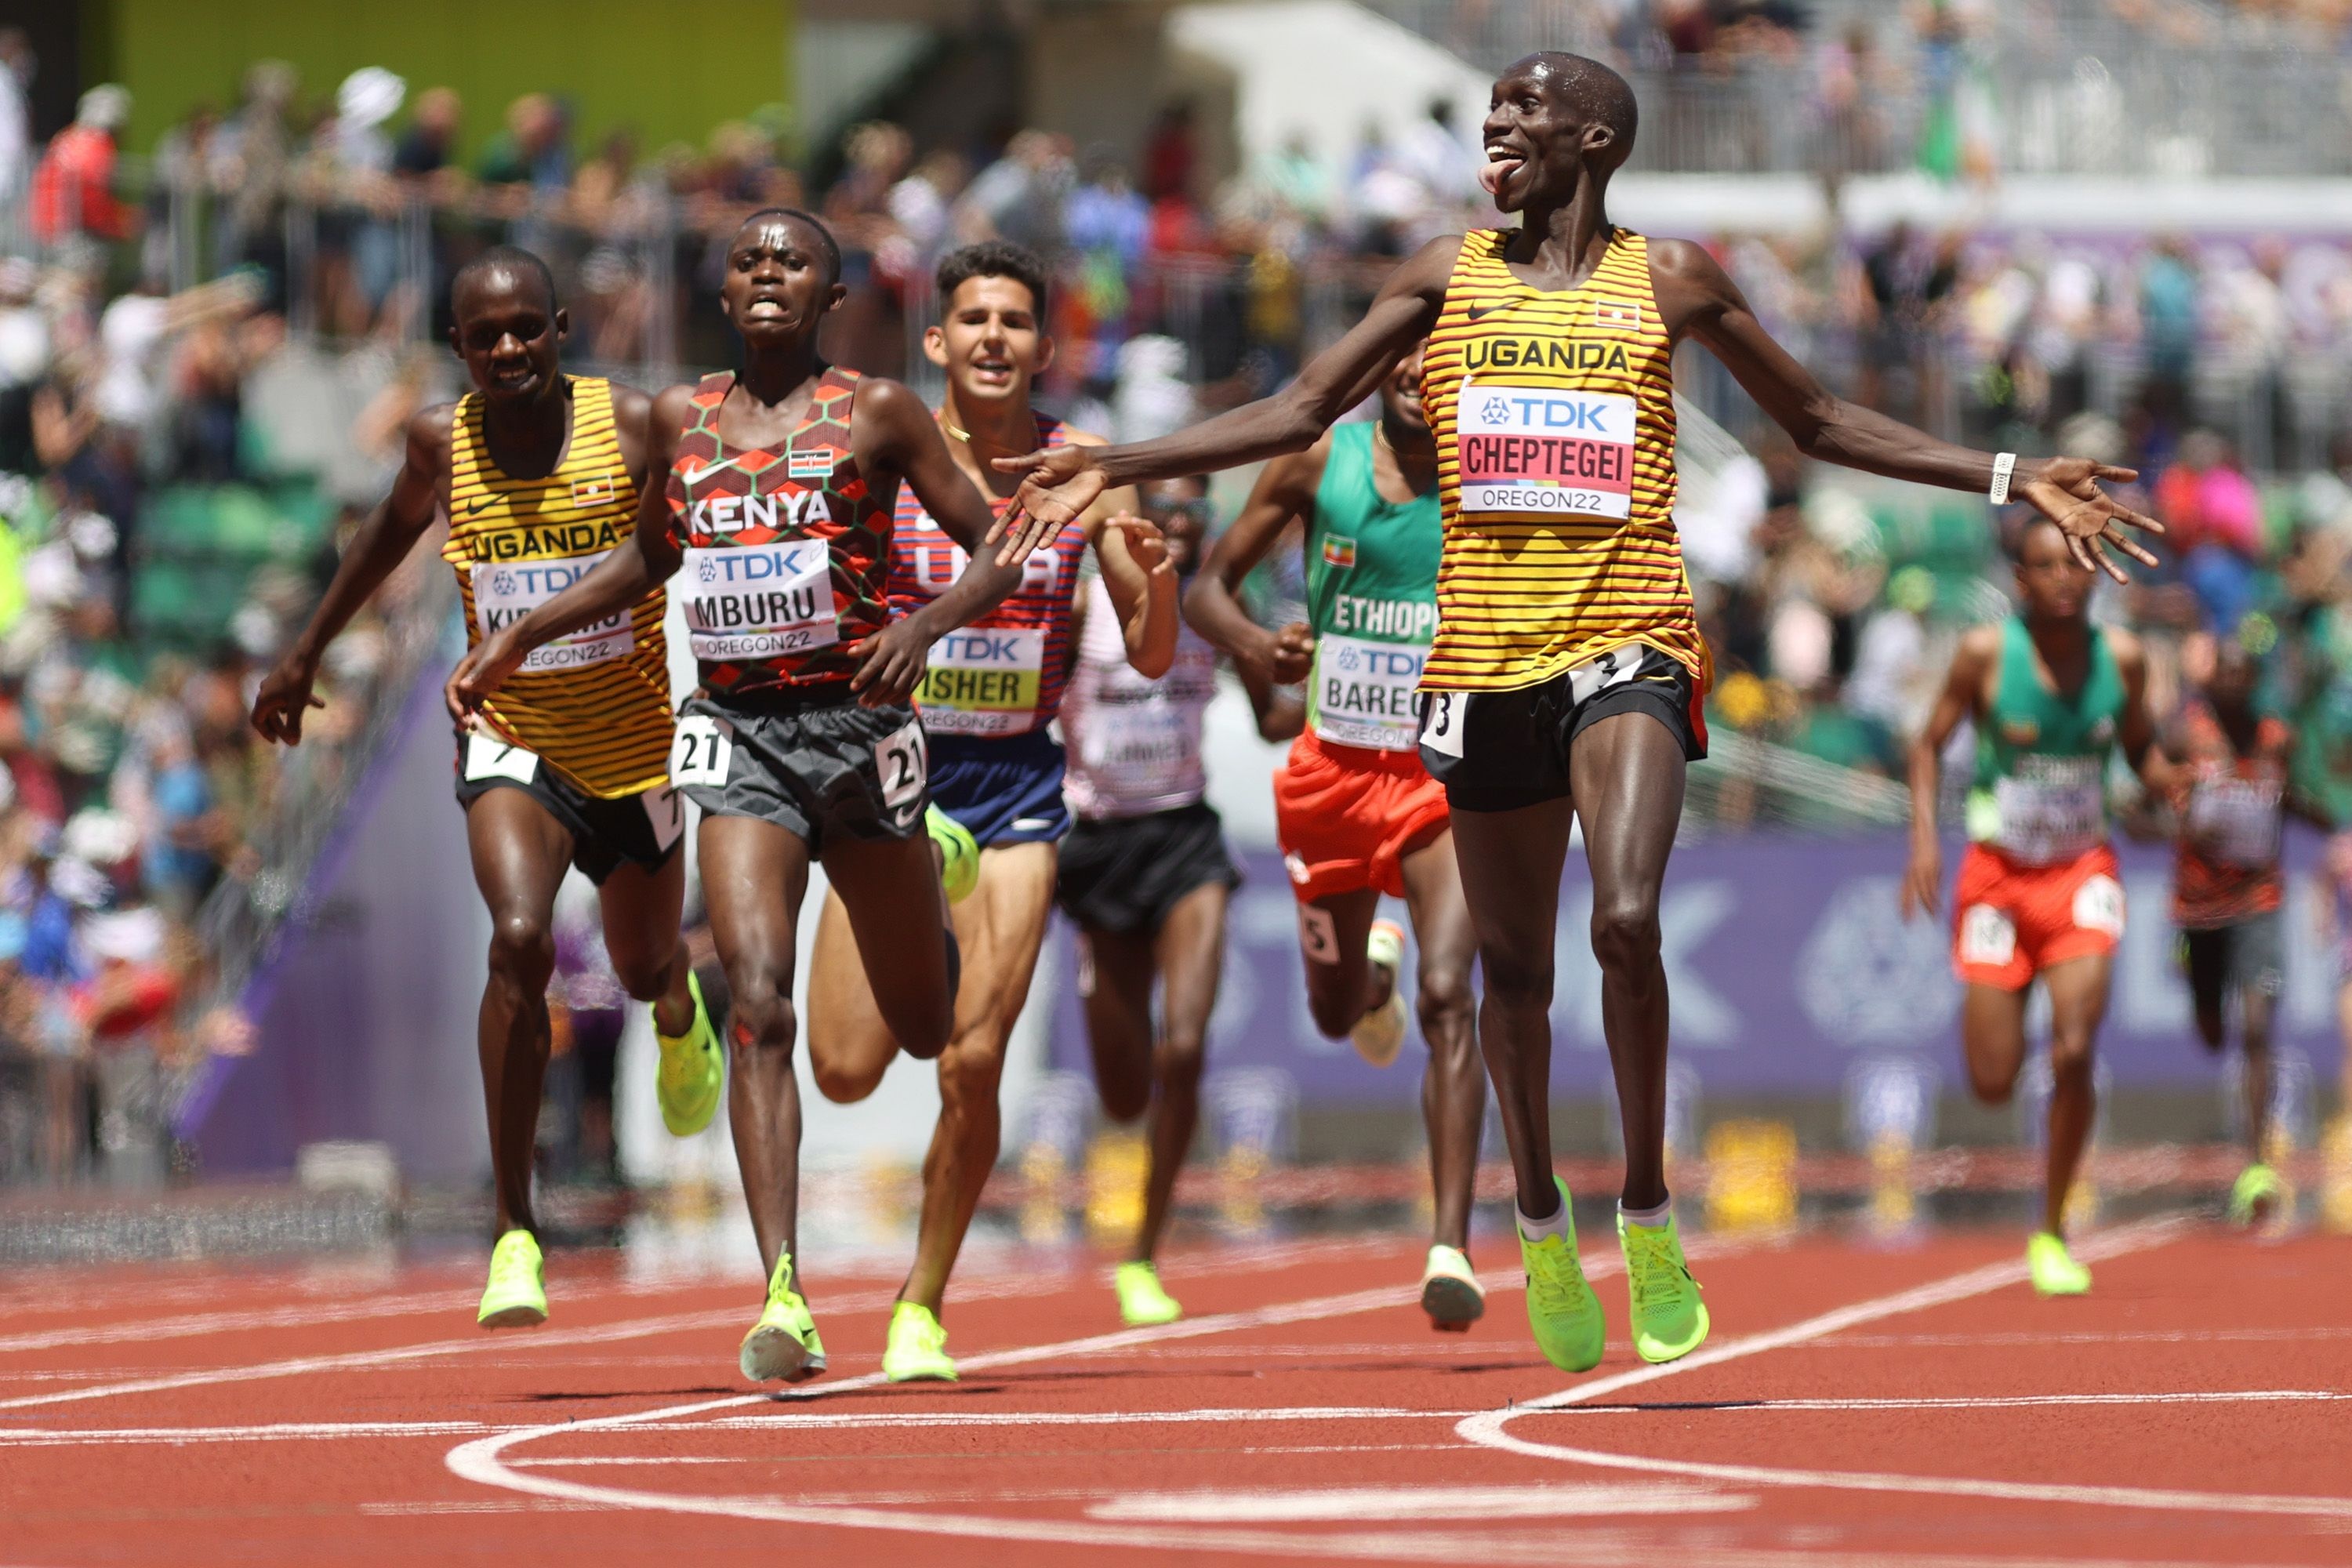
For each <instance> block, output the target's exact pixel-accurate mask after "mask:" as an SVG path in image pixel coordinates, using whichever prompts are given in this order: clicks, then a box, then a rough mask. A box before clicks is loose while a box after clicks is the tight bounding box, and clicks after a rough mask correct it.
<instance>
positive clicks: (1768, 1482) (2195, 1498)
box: [1454, 1219, 2352, 1519]
mask: <svg viewBox="0 0 2352 1568" xmlns="http://www.w3.org/2000/svg"><path fill="white" fill-rule="evenodd" d="M2189 1228H2191V1226H2190V1222H2189V1221H2187V1220H2182V1219H2165V1220H2152V1221H2147V1222H2144V1223H2142V1224H2139V1225H2135V1226H2124V1227H2122V1228H2120V1229H2117V1230H2114V1231H2110V1232H2108V1233H2107V1234H2105V1236H2101V1237H2094V1238H2093V1239H2092V1240H2090V1241H2089V1242H2087V1243H2085V1244H2084V1245H2082V1246H2080V1247H2075V1248H2074V1252H2075V1255H2076V1256H2077V1257H2078V1258H2084V1259H2086V1260H2090V1261H2097V1260H2098V1259H2100V1258H2116V1257H2120V1256H2123V1255H2124V1254H2126V1253H2130V1252H2137V1251H2142V1250H2144V1249H2146V1248H2148V1247H2160V1246H2162V1245H2164V1244H2165V1243H2166V1242H2168V1241H2171V1240H2173V1239H2174V1238H2175V1237H2179V1236H2180V1235H2182V1234H2183V1233H2184V1232H2186V1231H2188V1230H2189ZM2025 1279H2026V1270H2025V1266H2024V1264H2023V1263H2022V1262H2021V1261H2020V1262H2012V1263H2002V1264H1995V1265H1992V1266H1990V1267H1989V1268H1974V1269H1970V1270H1969V1271H1968V1272H1967V1273H1964V1274H1957V1275H1954V1276H1952V1277H1951V1278H1950V1279H1942V1280H1937V1281H1936V1282H1935V1283H1932V1284H1928V1285H1923V1286H1919V1287H1917V1288H1916V1289H1910V1290H1900V1291H1897V1292H1895V1294H1893V1295H1889V1296H1881V1297H1878V1298H1876V1299H1874V1300H1868V1301H1860V1302H1856V1303H1855V1304H1853V1306H1850V1307H1841V1308H1839V1309H1837V1310H1834V1311H1830V1312H1823V1313H1822V1314H1821V1315H1819V1316H1818V1317H1812V1318H1808V1319H1806V1320H1804V1321H1801V1322H1797V1323H1791V1324H1790V1325H1789V1326H1788V1327H1786V1328H1782V1329H1776V1330H1773V1331H1769V1332H1767V1333H1761V1334H1752V1335H1750V1336H1748V1338H1746V1339H1742V1340H1734V1341H1732V1342H1730V1343H1728V1344H1725V1345H1721V1346H1710V1347H1708V1348H1707V1349H1705V1350H1701V1351H1698V1352H1696V1353H1694V1354H1691V1355H1688V1356H1685V1357H1684V1358H1683V1359H1682V1360H1681V1361H1678V1362H1669V1363H1666V1364H1664V1365H1663V1366H1644V1367H1637V1368H1634V1369H1633V1370H1632V1371H1630V1372H1622V1373H1617V1374H1615V1375H1614V1376H1612V1377H1603V1378H1596V1379H1595V1380H1593V1381H1592V1382H1591V1383H1588V1384H1580V1385H1579V1386H1577V1387H1574V1388H1569V1389H1563V1390H1561V1391H1560V1392H1559V1393H1558V1394H1549V1395H1547V1396H1546V1397H1544V1398H1542V1399H1538V1400H1534V1401H1532V1402H1530V1403H1528V1404H1526V1405H1516V1406H1513V1407H1512V1408H1510V1409H1507V1410H1493V1411H1487V1412H1486V1413H1485V1414H1483V1415H1473V1416H1471V1417H1470V1418H1469V1419H1467V1420H1465V1421H1464V1422H1462V1423H1461V1424H1460V1425H1459V1426H1456V1427H1455V1428H1454V1431H1455V1432H1456V1434H1457V1435H1459V1436H1462V1437H1463V1438H1465V1440H1467V1441H1469V1442H1473V1443H1477V1444H1479V1445H1481V1446H1483V1447H1489V1448H1498V1449H1502V1450H1504V1451H1505V1452H1507V1453H1513V1454H1520V1455H1524V1456H1526V1457H1528V1458H1538V1459H1557V1460H1563V1461H1566V1462H1568V1463H1570V1464H1580V1465H1591V1466H1593V1467H1594V1468H1601V1469H1619V1470H1637V1471H1640V1472H1642V1473H1643V1474H1644V1475H1651V1476H1657V1475H1669V1476H1688V1477H1690V1478H1692V1479H1696V1480H1710V1481H1722V1482H1730V1483H1733V1484H1737V1485H1740V1486H1777V1487H1799V1488H1808V1487H1810V1488H1821V1489H1834V1490H1845V1491H1865V1492H1892V1493H1905V1494H1911V1495H1916V1496H1933V1497H1969V1498H1990V1499H1994V1500H2002V1501H2012V1502H2053V1503H2076V1504H2083V1505H2086V1506H2093V1507H2104V1508H2136V1509H2151V1510H2169V1511H2177V1512H2203V1513H2259V1514H2288V1515H2295V1516H2299V1517H2305V1518H2326V1519H2345V1518H2352V1498H2327V1497H2312V1496H2305V1495H2299V1494H2284V1495H2276V1494H2273V1495H2263V1494H2253V1493H2236V1492H2203V1491H2189V1490H2179V1489H2165V1488H2157V1487H2112V1486H2087V1485H2086V1486H2074V1485H2062V1484H2053V1483H2046V1482H2038V1481H1992V1480H1977V1479H1969V1478H1967V1477H1945V1476H1903V1475H1890V1474H1885V1473H1881V1472H1875V1471H1848V1470H1812V1469H1795V1468H1775V1467H1771V1466H1765V1465H1721V1464H1710V1463H1706V1462H1702V1461H1698V1460H1692V1459H1675V1458H1659V1457H1655V1456H1651V1455H1640V1456H1635V1455H1631V1454H1622V1453H1614V1452H1611V1451H1608V1450H1605V1449H1598V1448H1578V1447H1569V1446H1568V1445H1566V1444H1560V1443H1537V1442H1530V1441H1528V1439H1526V1438H1523V1437H1516V1436H1512V1435H1511V1433H1510V1432H1509V1431H1508V1429H1507V1428H1508V1427H1509V1425H1510V1423H1511V1422H1513V1421H1514V1420H1517V1419H1519V1418H1520V1417H1523V1416H1526V1415H1534V1414H1538V1413H1540V1412H1544V1411H1551V1410H1560V1409H1564V1408H1565V1407H1567V1406H1569V1405H1580V1404H1585V1403H1589V1402H1591V1401H1593V1400H1597V1399H1601V1398H1604V1397H1606V1396H1608V1395H1610V1394H1617V1393H1620V1392H1622V1390H1625V1389H1628V1388H1637V1387H1640V1386H1642V1385H1643V1384H1650V1383H1654V1382H1657V1381H1658V1380H1659V1379H1661V1378H1667V1377H1673V1376H1676V1375H1678V1374H1680V1373H1685V1372H1695V1371H1696V1370H1698V1369H1699V1368H1701V1367H1706V1366H1717V1365H1720V1364H1721V1363H1725V1362H1728V1361H1738V1360H1740V1359H1742V1358H1744V1357H1748V1356H1754V1355H1760V1354H1762V1353H1763V1352H1767V1351H1773V1350H1780V1349H1782V1348H1784V1347H1786V1346H1790V1345H1796V1344H1803V1343H1807V1342H1812V1341H1818V1340H1821V1339H1823V1338H1825V1337H1827V1336H1829V1335H1831V1334H1834V1333H1839V1332H1842V1331H1844V1330H1847V1329H1851V1328H1856V1327H1859V1326H1860V1325H1862V1324H1864V1323H1869V1322H1875V1321H1879V1320H1880V1319H1884V1318H1891V1317H1896V1316H1899V1315H1901V1314H1903V1313H1906V1312H1916V1311H1921V1310H1926V1309H1927V1308H1930V1307H1940V1306H1947V1305H1949V1304H1951V1303H1952V1302H1955V1301H1964V1300H1969V1299H1971V1298H1973V1297H1977V1296H1983V1295H1989V1294H1990V1293H1991V1292H1992V1291H1995V1290H2000V1289H2007V1288H2008V1287H2010V1286H2012V1285H2018V1284H2021V1283H2023V1282H2024V1281H2025Z"/></svg>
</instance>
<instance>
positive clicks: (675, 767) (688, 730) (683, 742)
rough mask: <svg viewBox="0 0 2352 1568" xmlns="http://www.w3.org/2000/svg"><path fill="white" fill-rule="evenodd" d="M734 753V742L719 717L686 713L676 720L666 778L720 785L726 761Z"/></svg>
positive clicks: (674, 781) (681, 782)
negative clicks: (675, 732)
mask: <svg viewBox="0 0 2352 1568" xmlns="http://www.w3.org/2000/svg"><path fill="white" fill-rule="evenodd" d="M734 757H735V742H734V741H733V739H732V738H731V737H730V736H729V734H728V732H727V731H725V730H723V729H721V728H720V727H719V721H718V720H716V719H713V718H711V717H710V716H709V715H708V714H705V713H689V714H688V715H687V716H686V717H685V718H683V719H680V720H679V721H677V736H676V738H675V739H673V740H672V741H671V742H670V747H669V782H670V783H671V784H673V785H677V786H683V785H686V784H706V785H709V787H711V788H714V789H716V788H719V786H721V785H724V784H726V783H727V764H728V763H730V762H732V761H733V760H734Z"/></svg>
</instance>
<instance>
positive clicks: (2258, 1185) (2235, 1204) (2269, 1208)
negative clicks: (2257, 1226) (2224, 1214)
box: [2230, 1160, 2286, 1225]
mask: <svg viewBox="0 0 2352 1568" xmlns="http://www.w3.org/2000/svg"><path fill="white" fill-rule="evenodd" d="M2285 1195H2286V1184H2285V1183H2284V1182H2282V1181H2280V1180H2279V1173H2277V1172H2276V1171H2273V1170H2272V1169H2271V1168H2270V1167H2269V1166H2268V1165H2265V1164H2263V1163H2262V1162H2261V1161H2260V1160H2257V1161H2255V1162H2254V1163H2252V1164H2251V1165H2249V1166H2247V1167H2246V1168H2245V1169H2244V1170H2242V1171H2241V1172H2239V1173H2238V1184H2237V1185H2235V1186H2233V1187H2231V1189H2230V1220H2231V1224H2233V1225H2252V1224H2253V1223H2255V1222H2256V1221H2257V1220H2263V1219H2268V1218H2270V1217H2271V1215H2272V1214H2273V1212H2275V1211H2276V1209H2277V1208H2278V1206H2279V1200H2280V1199H2281V1198H2283V1197H2284V1196H2285Z"/></svg>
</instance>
